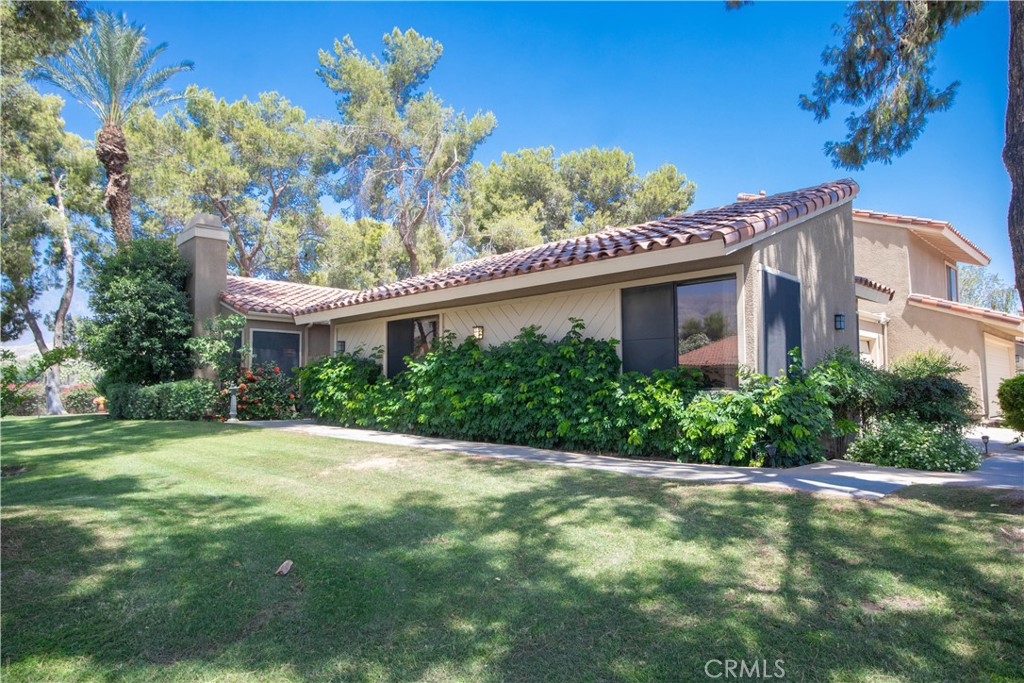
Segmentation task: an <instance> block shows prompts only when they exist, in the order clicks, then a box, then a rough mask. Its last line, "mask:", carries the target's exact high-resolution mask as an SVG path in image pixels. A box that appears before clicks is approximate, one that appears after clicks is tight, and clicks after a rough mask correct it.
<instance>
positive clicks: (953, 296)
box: [946, 266, 960, 301]
mask: <svg viewBox="0 0 1024 683" xmlns="http://www.w3.org/2000/svg"><path fill="white" fill-rule="evenodd" d="M956 275H957V273H956V268H953V267H952V266H946V298H947V299H949V300H950V301H960V287H959V286H958V284H957V281H956Z"/></svg>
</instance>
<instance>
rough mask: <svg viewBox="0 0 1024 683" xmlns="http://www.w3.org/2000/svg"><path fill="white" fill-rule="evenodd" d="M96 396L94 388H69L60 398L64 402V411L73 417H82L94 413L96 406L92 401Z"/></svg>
mask: <svg viewBox="0 0 1024 683" xmlns="http://www.w3.org/2000/svg"><path fill="white" fill-rule="evenodd" d="M97 396H98V394H97V393H96V389H95V388H94V387H71V388H70V389H68V390H66V391H65V392H64V393H63V396H61V399H62V400H63V402H64V410H66V411H68V412H69V413H72V414H74V415H83V414H86V413H94V412H96V405H95V404H94V403H93V399H94V398H96V397H97Z"/></svg>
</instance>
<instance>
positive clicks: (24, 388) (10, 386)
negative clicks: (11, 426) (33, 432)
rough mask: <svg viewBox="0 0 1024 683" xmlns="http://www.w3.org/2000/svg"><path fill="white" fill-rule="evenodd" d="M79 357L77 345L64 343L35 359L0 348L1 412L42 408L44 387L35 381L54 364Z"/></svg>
mask: <svg viewBox="0 0 1024 683" xmlns="http://www.w3.org/2000/svg"><path fill="white" fill-rule="evenodd" d="M77 357H78V350H77V349H76V348H74V347H61V348H56V349H50V350H49V351H47V352H46V353H44V354H42V355H41V356H40V357H39V358H38V359H36V360H31V361H19V360H18V359H17V358H16V357H15V355H14V352H13V351H11V350H9V349H0V416H6V415H36V414H38V413H39V412H41V410H40V409H41V408H42V405H43V403H44V400H43V393H42V392H43V388H42V386H39V387H36V385H35V384H36V381H37V380H38V379H39V378H40V377H42V376H43V374H45V373H46V372H47V371H49V370H50V369H51V368H53V367H54V366H56V365H59V364H60V363H63V362H65V361H67V360H72V359H74V358H77ZM37 397H38V401H39V403H38V404H37V403H36V400H37Z"/></svg>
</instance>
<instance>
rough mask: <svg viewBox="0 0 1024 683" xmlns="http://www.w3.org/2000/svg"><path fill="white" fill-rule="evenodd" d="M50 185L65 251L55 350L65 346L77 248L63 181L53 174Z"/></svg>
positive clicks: (55, 317) (54, 331)
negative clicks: (73, 238) (65, 201)
mask: <svg viewBox="0 0 1024 683" xmlns="http://www.w3.org/2000/svg"><path fill="white" fill-rule="evenodd" d="M50 184H51V186H52V189H53V196H54V197H56V201H57V211H58V212H59V213H60V220H61V226H60V227H61V233H60V244H61V249H62V250H63V251H64V291H63V292H62V293H61V296H60V303H59V304H58V305H57V312H56V313H55V314H54V316H53V348H55V349H59V348H62V347H63V346H64V342H65V330H66V328H67V318H68V311H69V310H71V299H72V298H74V296H75V247H74V245H73V244H72V243H71V229H70V222H69V221H68V216H67V210H66V209H65V208H64V187H63V186H62V184H61V179H60V178H59V177H57V176H54V175H53V174H51V175H50Z"/></svg>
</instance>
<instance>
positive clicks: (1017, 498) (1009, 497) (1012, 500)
mask: <svg viewBox="0 0 1024 683" xmlns="http://www.w3.org/2000/svg"><path fill="white" fill-rule="evenodd" d="M1000 500H1003V501H1005V502H1006V505H1007V507H1009V508H1010V509H1011V510H1014V511H1016V512H1024V493H1021V492H1020V491H1014V492H1013V493H1007V494H1006V495H1005V496H1003V497H1002V498H1001V499H1000Z"/></svg>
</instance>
